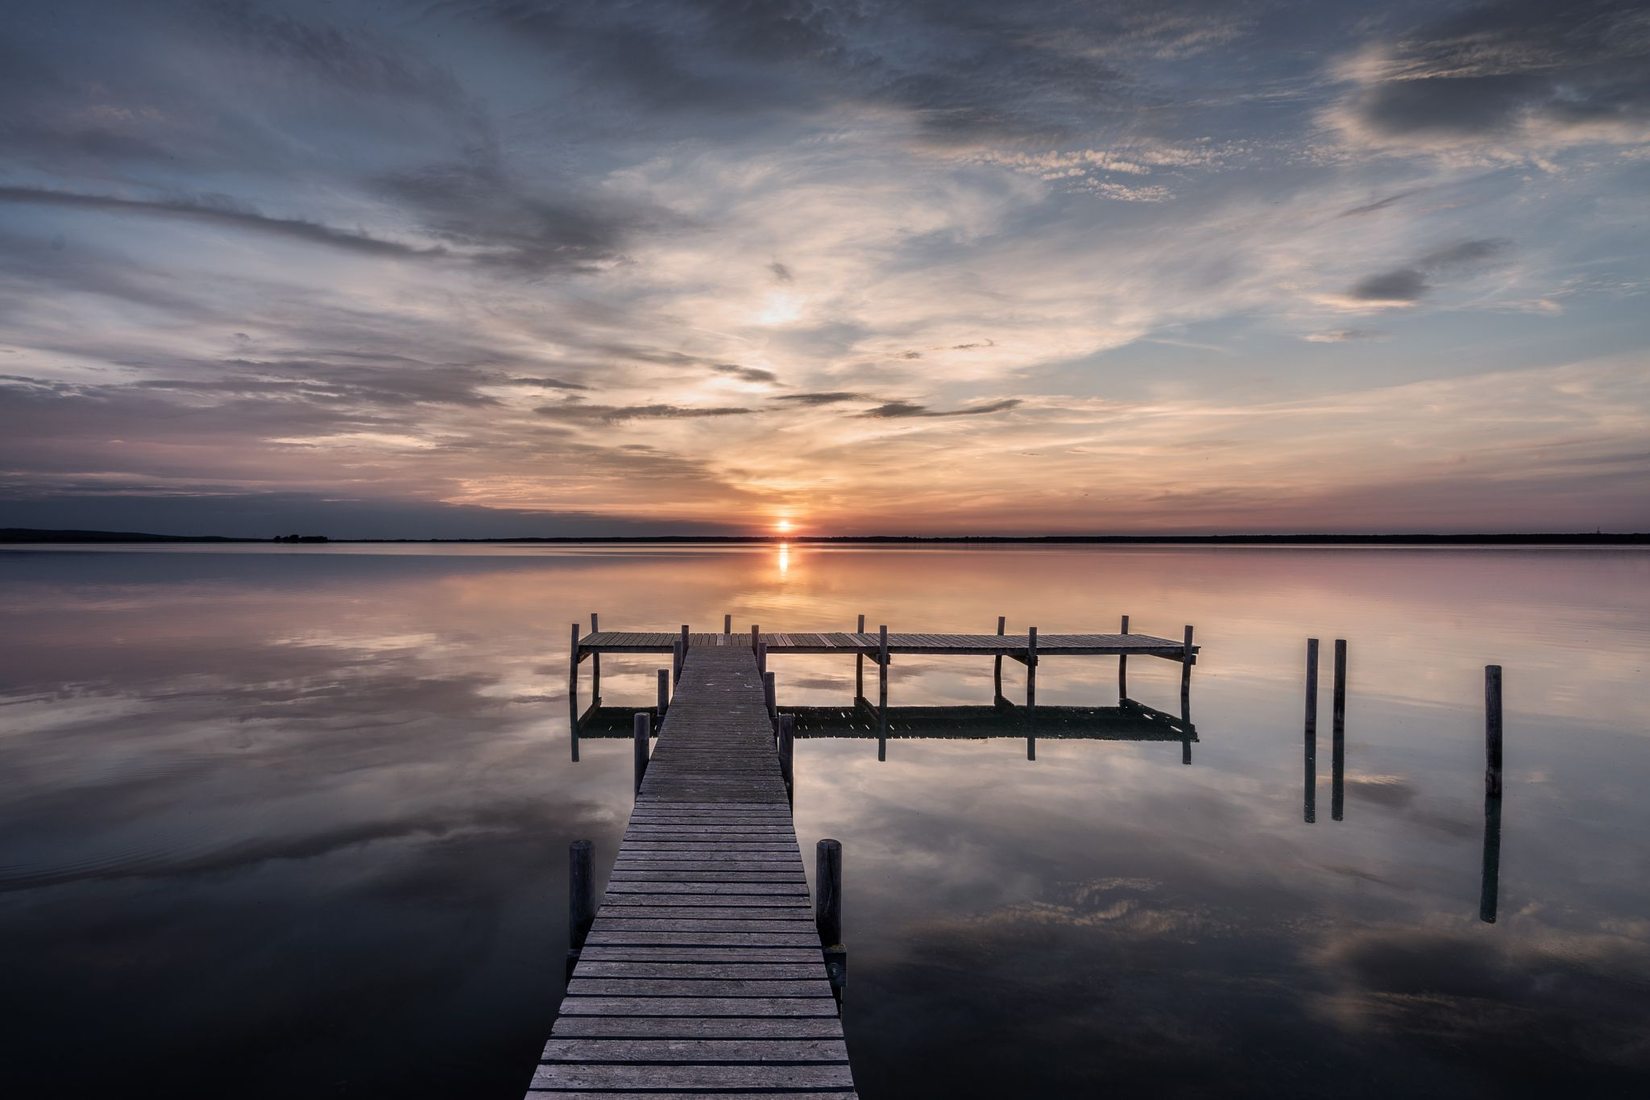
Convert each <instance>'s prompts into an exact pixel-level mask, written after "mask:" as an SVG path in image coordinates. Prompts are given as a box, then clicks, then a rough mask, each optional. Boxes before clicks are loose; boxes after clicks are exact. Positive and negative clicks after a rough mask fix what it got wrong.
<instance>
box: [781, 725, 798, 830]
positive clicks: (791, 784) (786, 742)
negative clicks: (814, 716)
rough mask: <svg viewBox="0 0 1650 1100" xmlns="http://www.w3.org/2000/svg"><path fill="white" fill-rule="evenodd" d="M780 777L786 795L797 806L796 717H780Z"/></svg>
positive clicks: (792, 804) (793, 805)
mask: <svg viewBox="0 0 1650 1100" xmlns="http://www.w3.org/2000/svg"><path fill="white" fill-rule="evenodd" d="M779 775H780V778H782V779H784V780H785V794H786V796H787V797H788V798H789V799H790V801H791V806H792V807H793V808H794V807H795V806H796V715H794V714H781V715H780V716H779Z"/></svg>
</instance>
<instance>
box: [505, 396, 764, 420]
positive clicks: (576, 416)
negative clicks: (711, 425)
mask: <svg viewBox="0 0 1650 1100" xmlns="http://www.w3.org/2000/svg"><path fill="white" fill-rule="evenodd" d="M533 411H534V412H536V413H538V414H539V415H540V416H544V417H549V418H550V419H552V420H564V421H568V422H570V423H576V424H577V423H596V424H614V423H618V422H619V421H623V420H698V419H702V418H706V417H719V416H749V415H750V414H751V413H754V412H755V411H756V410H755V409H746V408H739V407H735V406H723V405H718V406H698V407H689V406H683V405H592V404H586V403H585V402H583V401H579V400H576V399H572V398H569V399H568V400H567V401H565V402H563V403H562V404H560V405H540V406H539V407H538V408H536V409H534V410H533Z"/></svg>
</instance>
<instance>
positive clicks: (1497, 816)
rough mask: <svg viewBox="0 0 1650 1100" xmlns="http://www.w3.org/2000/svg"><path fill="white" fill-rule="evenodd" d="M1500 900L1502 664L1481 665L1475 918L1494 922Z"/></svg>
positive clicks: (1488, 922) (1489, 922) (1485, 921)
mask: <svg viewBox="0 0 1650 1100" xmlns="http://www.w3.org/2000/svg"><path fill="white" fill-rule="evenodd" d="M1500 901H1501V666H1500V665H1485V666H1484V871H1483V875H1482V876H1481V877H1480V879H1479V886H1478V919H1479V920H1481V921H1483V922H1484V923H1486V924H1494V923H1495V913H1496V909H1497V908H1498V907H1499V904H1500Z"/></svg>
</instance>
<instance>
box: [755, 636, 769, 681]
mask: <svg viewBox="0 0 1650 1100" xmlns="http://www.w3.org/2000/svg"><path fill="white" fill-rule="evenodd" d="M756 671H758V672H760V673H762V674H763V675H764V676H766V675H767V674H768V643H767V642H757V643H756Z"/></svg>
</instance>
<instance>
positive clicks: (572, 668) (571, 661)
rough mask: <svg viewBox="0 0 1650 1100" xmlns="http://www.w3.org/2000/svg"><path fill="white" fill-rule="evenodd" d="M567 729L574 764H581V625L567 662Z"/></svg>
mask: <svg viewBox="0 0 1650 1100" xmlns="http://www.w3.org/2000/svg"><path fill="white" fill-rule="evenodd" d="M567 729H568V732H569V733H571V735H572V738H573V763H575V764H577V763H578V762H579V624H578V623H574V624H573V646H572V649H571V650H570V651H569V653H568V660H567Z"/></svg>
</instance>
